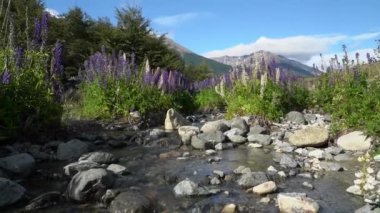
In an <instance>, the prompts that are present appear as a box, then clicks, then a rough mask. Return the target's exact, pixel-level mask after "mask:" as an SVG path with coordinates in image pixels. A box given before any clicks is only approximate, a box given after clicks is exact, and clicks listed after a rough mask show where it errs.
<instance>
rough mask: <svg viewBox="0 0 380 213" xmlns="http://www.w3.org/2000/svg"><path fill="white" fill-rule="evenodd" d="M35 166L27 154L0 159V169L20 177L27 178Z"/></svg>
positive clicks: (32, 159)
mask: <svg viewBox="0 0 380 213" xmlns="http://www.w3.org/2000/svg"><path fill="white" fill-rule="evenodd" d="M35 166H36V162H35V160H34V158H33V157H32V156H31V155H30V154H27V153H22V154H16V155H12V156H9V157H5V158H1V159H0V168H1V169H3V170H5V171H6V172H7V173H11V174H13V175H16V176H20V177H27V176H29V175H30V174H31V173H32V172H33V170H34V167H35Z"/></svg>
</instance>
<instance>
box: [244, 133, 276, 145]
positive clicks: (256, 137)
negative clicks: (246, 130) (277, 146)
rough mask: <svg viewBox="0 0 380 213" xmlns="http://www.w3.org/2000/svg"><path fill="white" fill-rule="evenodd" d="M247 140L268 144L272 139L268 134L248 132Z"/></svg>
mask: <svg viewBox="0 0 380 213" xmlns="http://www.w3.org/2000/svg"><path fill="white" fill-rule="evenodd" d="M248 141H249V142H254V143H259V144H261V145H263V146H268V145H270V143H271V141H272V139H271V137H270V135H263V134H250V135H248Z"/></svg>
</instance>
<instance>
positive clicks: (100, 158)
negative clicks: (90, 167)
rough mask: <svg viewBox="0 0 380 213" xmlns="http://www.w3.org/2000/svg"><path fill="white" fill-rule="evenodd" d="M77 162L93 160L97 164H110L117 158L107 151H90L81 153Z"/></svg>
mask: <svg viewBox="0 0 380 213" xmlns="http://www.w3.org/2000/svg"><path fill="white" fill-rule="evenodd" d="M78 161H79V162H94V163H99V164H111V163H116V162H117V158H116V157H115V156H114V155H113V154H112V153H108V152H91V153H87V154H84V155H82V156H81V157H80V158H79V160H78Z"/></svg>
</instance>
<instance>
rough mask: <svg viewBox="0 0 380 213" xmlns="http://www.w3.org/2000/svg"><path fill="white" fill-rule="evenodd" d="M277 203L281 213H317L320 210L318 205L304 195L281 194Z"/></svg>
mask: <svg viewBox="0 0 380 213" xmlns="http://www.w3.org/2000/svg"><path fill="white" fill-rule="evenodd" d="M277 203H278V207H279V209H280V212H281V213H294V212H305V213H306V212H307V213H316V212H318V210H319V205H318V203H317V202H316V201H314V200H313V199H311V198H308V197H306V194H304V193H280V194H278V195H277Z"/></svg>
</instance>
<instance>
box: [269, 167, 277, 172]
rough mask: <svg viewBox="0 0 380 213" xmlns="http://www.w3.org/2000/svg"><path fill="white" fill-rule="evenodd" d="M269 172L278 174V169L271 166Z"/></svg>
mask: <svg viewBox="0 0 380 213" xmlns="http://www.w3.org/2000/svg"><path fill="white" fill-rule="evenodd" d="M267 172H269V173H277V169H276V168H274V167H273V166H269V167H268V168H267Z"/></svg>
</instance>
